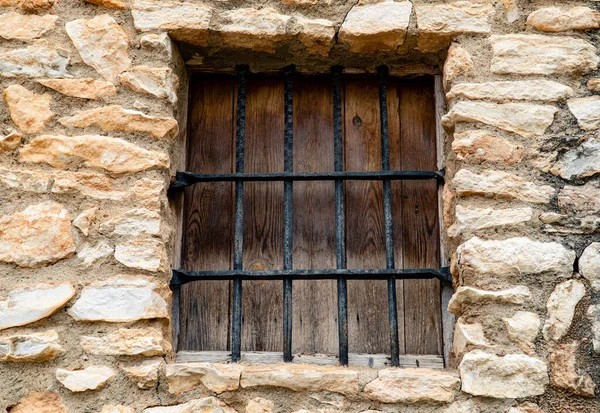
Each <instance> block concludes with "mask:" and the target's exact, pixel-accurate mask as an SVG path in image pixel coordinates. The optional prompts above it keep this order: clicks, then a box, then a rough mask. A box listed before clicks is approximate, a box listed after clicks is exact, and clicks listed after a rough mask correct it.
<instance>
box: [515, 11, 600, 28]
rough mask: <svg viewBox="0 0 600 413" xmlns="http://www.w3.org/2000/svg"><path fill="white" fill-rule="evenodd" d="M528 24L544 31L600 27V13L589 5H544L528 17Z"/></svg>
mask: <svg viewBox="0 0 600 413" xmlns="http://www.w3.org/2000/svg"><path fill="white" fill-rule="evenodd" d="M527 25H528V26H531V27H534V28H536V29H537V30H540V31H542V32H566V31H568V30H591V29H598V28H600V13H598V12H597V11H595V10H592V9H590V8H589V7H571V8H569V9H565V8H560V7H544V8H541V9H538V10H536V11H534V12H533V13H531V14H530V15H529V16H528V17H527Z"/></svg>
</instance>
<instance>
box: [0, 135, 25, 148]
mask: <svg viewBox="0 0 600 413" xmlns="http://www.w3.org/2000/svg"><path fill="white" fill-rule="evenodd" d="M22 141H23V134H22V133H19V132H17V131H14V130H13V131H12V132H10V133H9V134H8V135H4V136H0V152H12V151H14V150H15V149H17V148H18V147H19V146H21V142H22Z"/></svg>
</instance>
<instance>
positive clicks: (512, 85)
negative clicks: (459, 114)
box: [446, 80, 575, 102]
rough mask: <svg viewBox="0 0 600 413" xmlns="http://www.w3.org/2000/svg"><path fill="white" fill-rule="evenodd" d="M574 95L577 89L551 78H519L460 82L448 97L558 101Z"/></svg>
mask: <svg viewBox="0 0 600 413" xmlns="http://www.w3.org/2000/svg"><path fill="white" fill-rule="evenodd" d="M574 95H575V91H574V90H573V89H571V88H570V87H569V86H565V85H563V84H560V83H558V82H553V81H551V80H517V81H514V82H487V83H460V84H458V85H455V86H453V87H452V89H451V90H450V92H448V94H447V95H446V98H448V99H456V98H458V97H461V98H465V99H486V100H495V101H505V100H546V101H551V102H556V101H559V100H565V99H567V98H570V97H573V96H574Z"/></svg>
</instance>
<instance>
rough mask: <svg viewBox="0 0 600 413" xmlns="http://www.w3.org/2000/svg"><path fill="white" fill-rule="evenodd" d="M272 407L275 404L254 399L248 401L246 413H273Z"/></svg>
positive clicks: (265, 400) (259, 398)
mask: <svg viewBox="0 0 600 413" xmlns="http://www.w3.org/2000/svg"><path fill="white" fill-rule="evenodd" d="M274 407H275V403H273V401H272V400H268V399H263V398H262V397H255V398H254V399H251V400H248V404H247V405H246V413H273V408H274Z"/></svg>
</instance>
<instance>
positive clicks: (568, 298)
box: [543, 280, 585, 341]
mask: <svg viewBox="0 0 600 413" xmlns="http://www.w3.org/2000/svg"><path fill="white" fill-rule="evenodd" d="M584 295H585V286H584V285H583V283H582V282H581V281H579V280H567V281H565V282H562V283H560V284H558V285H557V286H556V287H555V288H554V291H552V294H550V298H549V299H548V303H547V304H546V308H547V310H548V314H547V316H546V322H545V323H544V328H543V333H544V339H546V340H553V341H558V340H560V339H561V338H563V337H564V336H565V334H567V332H568V331H569V328H570V327H571V323H572V322H573V316H574V315H575V307H576V306H577V304H579V301H581V299H582V298H583V296H584Z"/></svg>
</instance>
